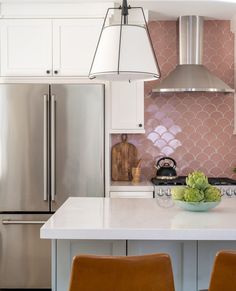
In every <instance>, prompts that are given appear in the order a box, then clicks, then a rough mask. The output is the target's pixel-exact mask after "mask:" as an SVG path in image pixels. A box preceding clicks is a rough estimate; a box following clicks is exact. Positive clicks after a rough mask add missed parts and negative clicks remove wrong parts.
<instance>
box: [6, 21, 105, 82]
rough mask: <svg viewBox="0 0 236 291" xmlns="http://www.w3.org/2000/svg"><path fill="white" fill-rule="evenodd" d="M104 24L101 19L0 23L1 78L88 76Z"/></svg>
mask: <svg viewBox="0 0 236 291" xmlns="http://www.w3.org/2000/svg"><path fill="white" fill-rule="evenodd" d="M102 22H103V20H102V19H6V20H0V27H1V75H2V76H33V77H42V76H80V77H87V76H88V73H89V69H90V66H91V63H92V59H93V55H94V52H95V49H96V44H97V41H98V38H99V33H100V30H101V27H102Z"/></svg>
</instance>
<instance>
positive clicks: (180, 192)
mask: <svg viewBox="0 0 236 291" xmlns="http://www.w3.org/2000/svg"><path fill="white" fill-rule="evenodd" d="M184 191H185V187H181V186H177V187H173V188H172V189H171V194H172V197H173V199H174V200H184Z"/></svg>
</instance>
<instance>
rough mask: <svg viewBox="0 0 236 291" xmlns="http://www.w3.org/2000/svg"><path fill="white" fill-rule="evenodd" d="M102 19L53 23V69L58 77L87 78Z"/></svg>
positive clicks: (66, 20)
mask: <svg viewBox="0 0 236 291" xmlns="http://www.w3.org/2000/svg"><path fill="white" fill-rule="evenodd" d="M102 23H103V20H102V19H58V20H55V21H53V69H54V74H56V73H57V74H58V75H60V76H78V75H79V76H88V73H89V70H90V66H91V64H92V60H93V56H94V53H95V49H96V45H97V42H98V38H99V34H100V31H101V28H102Z"/></svg>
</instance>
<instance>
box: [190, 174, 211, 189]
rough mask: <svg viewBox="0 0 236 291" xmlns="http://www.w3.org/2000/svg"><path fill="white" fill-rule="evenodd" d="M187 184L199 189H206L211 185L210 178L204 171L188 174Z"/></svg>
mask: <svg viewBox="0 0 236 291" xmlns="http://www.w3.org/2000/svg"><path fill="white" fill-rule="evenodd" d="M186 184H187V186H189V187H191V188H196V189H198V190H203V191H204V190H205V189H206V188H207V187H209V183H208V179H207V177H206V176H205V175H204V173H203V172H200V171H195V172H192V173H191V174H189V175H188V177H187V178H186Z"/></svg>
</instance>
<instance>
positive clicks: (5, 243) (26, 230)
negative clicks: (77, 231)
mask: <svg viewBox="0 0 236 291" xmlns="http://www.w3.org/2000/svg"><path fill="white" fill-rule="evenodd" d="M49 217H50V215H38V214H25V215H21V214H14V215H7V214H4V215H3V214H1V215H0V289H2V288H30V289H32V288H50V286H51V259H50V255H51V244H50V241H49V240H42V239H40V234H39V230H40V227H41V226H42V222H43V221H46V220H48V219H49Z"/></svg>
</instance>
